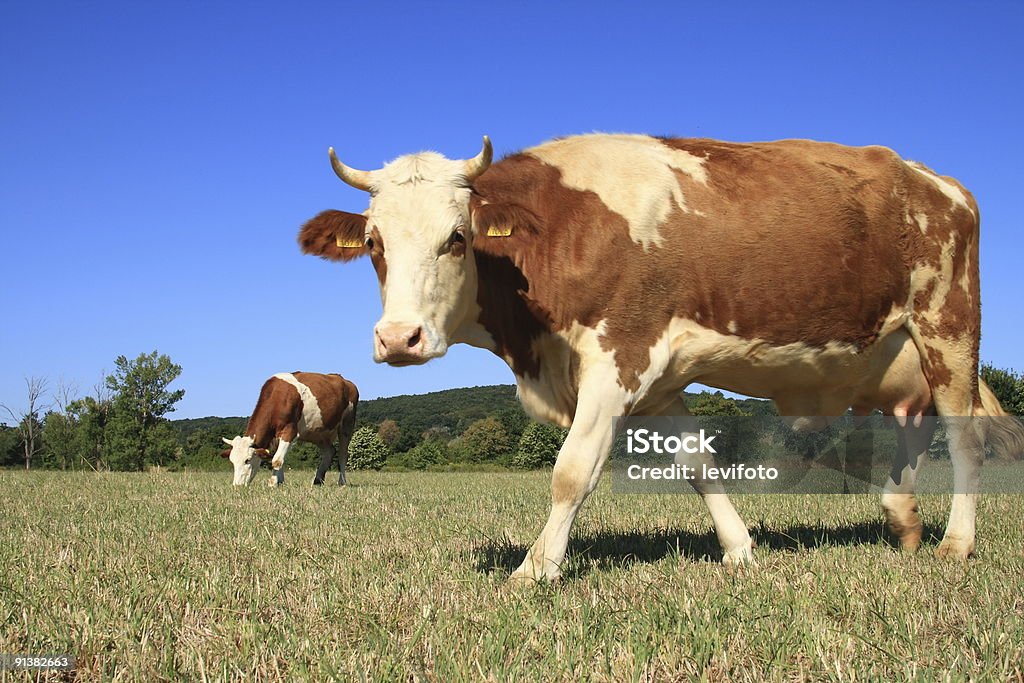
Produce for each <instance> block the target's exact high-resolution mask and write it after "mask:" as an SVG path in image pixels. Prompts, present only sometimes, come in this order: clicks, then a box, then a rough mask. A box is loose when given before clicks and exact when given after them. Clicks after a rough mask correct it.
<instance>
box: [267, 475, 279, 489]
mask: <svg viewBox="0 0 1024 683" xmlns="http://www.w3.org/2000/svg"><path fill="white" fill-rule="evenodd" d="M267 486H269V487H270V488H272V489H273V488H277V477H275V476H274V475H273V474H271V475H270V479H268V480H267Z"/></svg>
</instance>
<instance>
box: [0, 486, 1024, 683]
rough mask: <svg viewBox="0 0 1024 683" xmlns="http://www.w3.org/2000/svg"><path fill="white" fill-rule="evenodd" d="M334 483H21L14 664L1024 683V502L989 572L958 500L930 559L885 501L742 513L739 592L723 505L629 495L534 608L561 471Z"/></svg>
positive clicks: (13, 574) (778, 500)
mask: <svg viewBox="0 0 1024 683" xmlns="http://www.w3.org/2000/svg"><path fill="white" fill-rule="evenodd" d="M264 478H265V477H263V476H261V477H260V479H259V480H258V482H259V483H262V481H263V479H264ZM310 478H311V473H308V475H307V473H304V472H299V473H296V472H292V473H290V474H289V481H288V483H287V485H286V486H285V487H283V488H281V489H278V490H272V489H268V488H266V487H264V486H262V485H260V486H254V487H253V488H250V489H246V490H235V489H232V487H231V486H230V485H229V479H230V475H229V474H228V473H226V472H225V473H218V474H169V473H147V474H92V473H90V474H64V473H23V472H0V491H2V493H0V503H2V509H3V512H4V524H3V527H2V530H0V652H24V653H54V652H71V653H73V654H74V655H76V656H77V658H78V672H77V675H78V676H79V677H80V678H81V679H82V680H124V681H159V680H193V681H195V680H245V681H250V680H260V681H278V680H281V681H284V680H304V679H315V680H329V679H332V678H333V679H341V680H349V679H355V680H359V679H367V680H382V681H391V680H438V681H461V680H471V681H479V680H495V681H546V680H598V681H601V680H614V681H662V680H691V679H704V680H710V681H725V680H751V681H757V680H787V681H789V680H836V681H859V680H879V679H881V680H929V681H930V680H945V679H950V680H963V679H975V680H1017V681H1020V680H1022V677H1024V555H1022V548H1024V511H1022V507H1024V506H1022V498H1020V497H1017V496H1005V495H1004V496H996V495H993V496H989V497H986V498H984V499H983V500H982V501H981V503H980V520H979V525H978V533H979V546H978V548H979V555H978V557H977V558H976V559H974V560H971V561H969V562H967V563H949V562H940V561H938V560H935V559H933V558H932V556H931V554H930V550H931V549H932V548H933V547H934V545H935V543H936V542H937V539H936V538H935V537H936V536H938V535H939V534H941V531H942V528H943V526H944V523H945V514H946V513H947V511H948V499H947V498H944V497H942V496H932V497H925V498H924V499H923V501H922V507H923V512H924V518H925V523H926V539H927V538H928V536H929V535H930V536H931V537H932V538H931V540H930V541H929V542H928V543H927V544H926V546H925V548H923V550H922V552H921V553H919V554H916V555H912V556H907V555H901V554H900V553H899V552H897V551H896V550H894V548H893V547H892V546H890V545H889V544H888V543H887V542H886V540H885V538H884V535H883V533H882V527H881V522H880V517H881V516H880V512H879V506H878V500H877V497H875V496H868V495H857V496H806V495H777V496H771V497H769V496H742V497H738V498H737V499H736V504H737V507H738V509H739V511H740V513H741V514H742V515H743V516H744V519H746V521H747V523H748V524H749V525H750V526H751V527H752V529H753V535H754V537H755V539H756V541H757V543H758V545H759V548H758V550H757V553H758V560H759V562H760V566H759V567H757V568H756V569H754V570H751V571H748V572H744V573H743V574H742V575H739V576H731V575H729V574H727V573H726V572H724V571H723V570H722V568H721V567H720V565H719V564H718V562H717V561H718V550H717V542H716V540H715V537H714V534H713V533H712V530H711V528H710V518H709V517H708V515H707V513H706V512H705V510H704V509H703V505H702V503H701V502H700V501H699V499H697V498H696V497H695V496H692V495H675V496H670V495H661V496H653V495H633V496H628V495H616V494H613V493H612V492H611V490H610V486H609V482H608V481H607V480H605V481H603V482H602V485H601V489H600V490H599V491H598V492H597V493H596V494H595V495H594V496H593V497H592V498H591V499H590V500H589V501H588V504H587V506H586V507H585V508H584V512H583V514H582V516H581V518H580V520H579V523H578V524H577V527H576V530H575V533H574V537H573V541H572V544H571V545H570V556H569V559H568V567H567V570H566V571H565V578H564V579H563V581H562V582H561V583H560V584H559V585H555V586H548V585H541V586H536V587H532V588H522V587H520V588H513V587H511V586H506V585H505V579H506V577H507V575H508V573H509V571H510V570H511V569H512V568H514V567H515V566H516V565H517V564H518V563H519V561H520V560H521V559H522V555H523V553H524V552H525V550H526V546H527V545H528V544H529V543H530V542H531V541H532V540H533V537H534V536H535V535H536V534H537V533H538V532H539V530H540V528H541V526H542V525H543V522H544V519H545V518H546V514H547V506H548V481H549V475H547V474H545V473H525V474H469V473H460V474H445V473H421V474H414V473H372V474H367V473H359V472H356V473H353V474H352V475H351V476H350V480H351V481H352V483H353V484H354V485H353V486H350V487H347V488H345V489H338V488H337V487H333V486H331V487H324V488H322V489H315V490H313V489H311V488H310V487H309V486H308V483H307V482H308V481H309V479H310ZM2 676H3V678H4V680H21V679H26V680H28V679H30V678H31V677H30V675H28V674H23V673H19V674H12V673H10V672H8V673H4V674H2ZM54 677H55V678H57V676H54Z"/></svg>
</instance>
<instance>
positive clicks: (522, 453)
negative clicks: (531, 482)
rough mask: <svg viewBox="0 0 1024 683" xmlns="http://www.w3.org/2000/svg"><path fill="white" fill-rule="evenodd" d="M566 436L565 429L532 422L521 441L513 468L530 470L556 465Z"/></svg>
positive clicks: (513, 461)
mask: <svg viewBox="0 0 1024 683" xmlns="http://www.w3.org/2000/svg"><path fill="white" fill-rule="evenodd" d="M565 434H566V432H565V430H564V429H560V428H558V427H554V426H552V425H546V424H541V423H539V422H531V423H530V425H529V426H528V427H527V428H526V429H525V430H524V431H523V436H522V437H521V438H520V439H519V447H518V448H517V449H516V454H515V456H513V458H512V466H513V467H518V468H520V469H524V470H528V469H536V468H538V467H548V466H551V465H554V464H555V459H556V458H557V457H558V450H559V449H560V448H561V447H562V442H563V441H565Z"/></svg>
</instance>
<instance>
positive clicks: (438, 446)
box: [388, 439, 448, 470]
mask: <svg viewBox="0 0 1024 683" xmlns="http://www.w3.org/2000/svg"><path fill="white" fill-rule="evenodd" d="M446 462H448V446H447V445H446V444H445V442H444V441H441V440H440V439H427V440H426V441H421V442H420V443H418V444H417V445H416V446H415V447H413V448H412V449H411V450H408V451H406V452H405V453H398V454H396V455H392V456H391V457H390V458H388V465H392V466H395V467H405V468H408V469H411V470H425V469H427V468H428V467H430V466H431V465H440V464H442V463H446Z"/></svg>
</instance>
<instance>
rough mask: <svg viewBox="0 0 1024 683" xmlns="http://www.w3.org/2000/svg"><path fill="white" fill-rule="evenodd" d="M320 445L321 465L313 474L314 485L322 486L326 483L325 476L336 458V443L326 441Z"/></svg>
mask: <svg viewBox="0 0 1024 683" xmlns="http://www.w3.org/2000/svg"><path fill="white" fill-rule="evenodd" d="M319 445H320V465H319V466H318V467H317V468H316V474H315V475H313V486H320V485H322V484H323V483H324V477H325V476H326V475H327V470H329V469H331V461H332V460H334V445H333V444H331V442H330V441H326V442H324V443H321V444H319Z"/></svg>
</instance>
